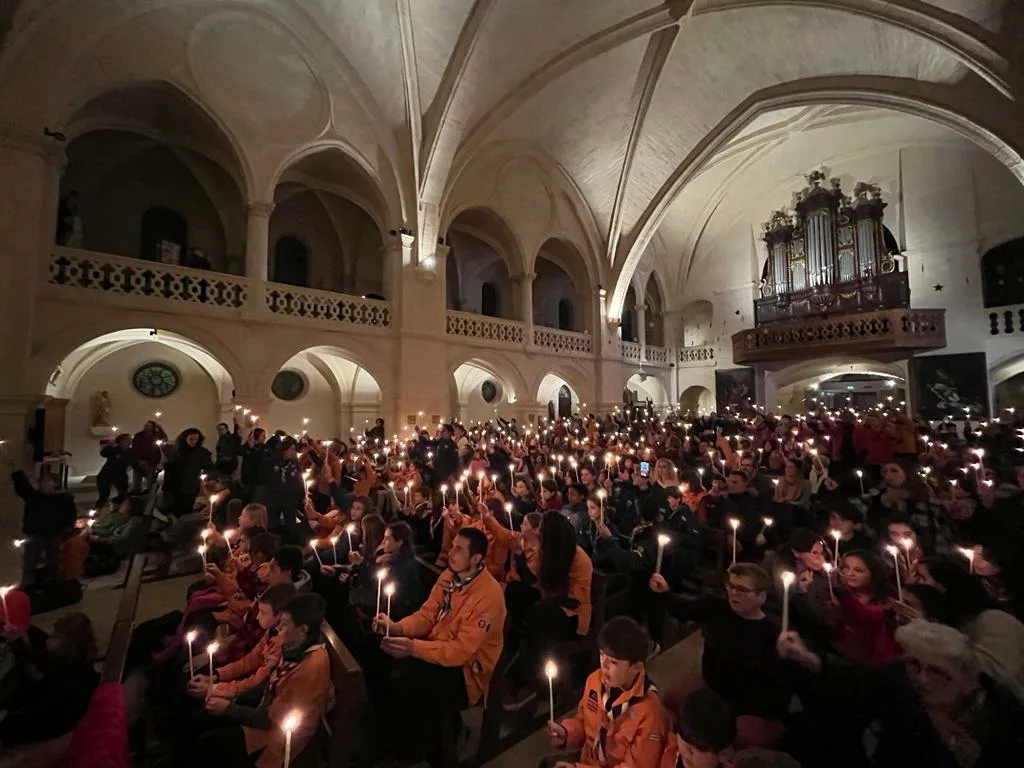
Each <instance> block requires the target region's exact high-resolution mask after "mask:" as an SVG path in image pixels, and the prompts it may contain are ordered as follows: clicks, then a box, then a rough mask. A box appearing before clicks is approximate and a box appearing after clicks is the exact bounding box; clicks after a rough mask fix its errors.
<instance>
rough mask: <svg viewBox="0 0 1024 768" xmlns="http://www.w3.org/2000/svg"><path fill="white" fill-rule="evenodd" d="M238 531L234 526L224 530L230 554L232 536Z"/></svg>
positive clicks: (225, 541)
mask: <svg viewBox="0 0 1024 768" xmlns="http://www.w3.org/2000/svg"><path fill="white" fill-rule="evenodd" d="M235 533H236V531H235V529H234V528H228V529H227V530H226V531H224V543H225V544H227V545H228V554H231V538H232V537H233V536H234V535H235Z"/></svg>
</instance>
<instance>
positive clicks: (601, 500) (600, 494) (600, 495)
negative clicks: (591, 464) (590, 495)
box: [597, 488, 608, 525]
mask: <svg viewBox="0 0 1024 768" xmlns="http://www.w3.org/2000/svg"><path fill="white" fill-rule="evenodd" d="M607 495H608V494H607V493H606V492H605V490H604V488H599V489H598V491H597V500H598V503H600V505H601V525H604V497H605V496H607Z"/></svg>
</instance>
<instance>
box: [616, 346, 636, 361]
mask: <svg viewBox="0 0 1024 768" xmlns="http://www.w3.org/2000/svg"><path fill="white" fill-rule="evenodd" d="M619 343H620V344H621V348H622V359H623V360H629V361H631V362H634V363H639V362H640V345H639V344H637V343H636V342H635V341H621V342H619Z"/></svg>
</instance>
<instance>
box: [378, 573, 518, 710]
mask: <svg viewBox="0 0 1024 768" xmlns="http://www.w3.org/2000/svg"><path fill="white" fill-rule="evenodd" d="M454 582H455V574H454V573H452V572H451V571H445V572H444V573H442V574H441V576H440V578H438V580H437V583H436V584H434V588H433V589H432V590H430V596H429V597H428V598H427V601H426V602H425V603H424V604H423V606H422V607H421V608H420V609H419V610H418V611H416V613H414V614H413V615H412V616H407V617H405V618H404V619H402V620H401V621H400V622H399V623H398V625H399V626H400V627H401V628H402V635H403V636H405V637H411V638H418V639H414V640H413V643H412V656H413V658H416V659H421V660H423V661H429V662H430V663H431V664H438V665H440V666H442V667H462V674H463V676H464V677H465V679H466V697H467V699H468V700H469V703H470V706H472V705H474V704H476V703H477V702H478V701H480V699H481V697H482V696H483V693H484V691H486V690H487V685H488V683H490V681H491V674H492V673H493V672H494V668H495V667H496V666H497V665H498V657H499V656H501V648H502V645H503V644H504V631H505V595H504V594H503V593H502V591H501V585H500V584H498V582H497V581H496V580H495V579H494V577H493V576H491V574H490V573H489V572H488V571H487V570H486V569H485V570H482V571H480V573H478V574H477V576H476V578H474V579H473V580H472V581H470V582H469V583H468V584H466V585H465V586H464V587H462V588H461V589H459V588H458V587H457V586H455V584H454ZM453 589H454V591H452V590H453ZM446 591H449V592H450V593H451V598H450V599H451V609H450V610H448V611H447V612H445V613H444V614H442V612H441V609H442V606H443V605H444V603H445V593H446Z"/></svg>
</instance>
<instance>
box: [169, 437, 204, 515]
mask: <svg viewBox="0 0 1024 768" xmlns="http://www.w3.org/2000/svg"><path fill="white" fill-rule="evenodd" d="M204 440H205V438H204V437H203V433H202V432H200V431H199V430H198V429H196V428H195V427H190V428H189V429H185V430H183V431H182V432H181V433H180V434H179V435H178V437H177V439H175V441H174V449H173V451H172V453H171V456H170V458H169V459H168V460H167V462H166V464H164V480H163V511H164V513H165V514H166V515H167V516H169V517H171V518H175V519H176V518H179V517H184V516H185V515H190V514H192V511H193V507H194V505H195V501H196V497H197V496H198V495H199V491H200V489H201V483H202V481H201V479H200V475H202V474H205V473H207V472H212V471H213V470H214V464H213V455H212V454H211V453H210V451H209V450H208V449H207V448H205V447H204V446H203V441H204Z"/></svg>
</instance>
